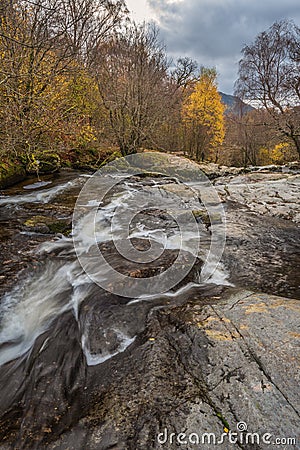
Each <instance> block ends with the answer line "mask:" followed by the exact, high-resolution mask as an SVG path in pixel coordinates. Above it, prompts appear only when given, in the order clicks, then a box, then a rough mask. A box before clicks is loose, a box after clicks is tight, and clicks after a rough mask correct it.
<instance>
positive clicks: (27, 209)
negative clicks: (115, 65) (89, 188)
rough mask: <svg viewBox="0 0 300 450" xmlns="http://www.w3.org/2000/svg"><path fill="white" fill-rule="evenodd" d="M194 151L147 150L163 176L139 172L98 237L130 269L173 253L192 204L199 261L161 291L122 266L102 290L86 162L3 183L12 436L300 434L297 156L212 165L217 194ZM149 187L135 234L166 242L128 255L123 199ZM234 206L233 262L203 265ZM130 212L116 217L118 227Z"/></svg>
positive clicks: (249, 440) (13, 442) (4, 369)
mask: <svg viewBox="0 0 300 450" xmlns="http://www.w3.org/2000/svg"><path fill="white" fill-rule="evenodd" d="M189 164H190V163H188V162H185V160H180V164H179V160H178V159H177V158H176V157H168V158H167V160H166V161H165V160H163V161H162V160H161V157H160V156H159V157H158V158H157V159H152V160H150V162H149V161H148V164H147V165H146V166H147V167H146V168H145V167H143V169H144V170H146V171H148V172H149V170H150V169H151V171H152V172H157V171H158V169H160V170H161V171H162V175H163V176H161V177H157V175H155V174H154V173H150V174H149V173H148V174H147V173H146V172H144V175H143V176H142V177H141V176H137V175H136V174H135V175H133V176H131V177H130V179H128V180H125V182H123V184H121V185H119V184H118V186H117V188H114V189H115V190H113V191H111V192H110V193H109V194H108V195H107V196H106V197H105V198H103V202H102V206H101V207H100V209H99V211H98V212H97V214H98V215H96V216H95V217H96V219H95V221H96V224H97V227H96V235H97V236H98V240H97V248H98V247H99V249H100V250H101V252H102V253H103V255H105V258H106V260H107V261H109V263H110V265H111V266H112V267H114V269H115V270H118V271H119V272H121V273H122V274H123V275H125V276H126V277H127V278H129V279H130V282H132V283H135V282H136V280H143V279H147V278H148V279H149V280H151V279H152V280H153V279H154V278H153V277H155V276H157V275H159V274H163V273H164V272H165V271H166V270H168V269H169V268H172V267H173V266H174V261H176V258H177V256H178V251H179V247H178V245H179V244H178V242H179V241H178V236H179V232H178V230H177V228H176V224H174V221H173V220H172V217H174V215H175V216H176V218H177V219H178V218H179V219H178V220H180V223H181V224H182V229H183V234H182V239H181V244H182V245H183V254H182V259H181V264H182V266H184V265H187V266H188V264H190V261H191V255H192V256H193V258H192V260H193V269H192V270H191V271H190V270H188V271H187V272H178V273H180V274H181V273H182V277H181V280H180V283H179V284H177V285H176V284H175V286H171V287H170V289H168V290H167V291H162V292H161V293H160V294H159V293H157V292H155V286H154V282H152V287H151V289H152V290H151V289H150V287H149V292H148V293H146V292H145V294H147V295H136V296H132V297H131V298H130V297H128V296H126V292H127V291H126V289H127V288H128V287H126V286H125V285H122V284H120V285H119V284H118V283H121V281H120V282H119V281H118V279H117V278H114V279H113V283H112V284H113V286H109V283H108V284H107V285H105V286H107V289H104V287H103V283H105V280H104V278H105V277H104V278H101V279H99V280H98V279H95V276H94V275H93V274H94V273H96V272H95V270H94V269H95V267H94V266H93V267H91V270H90V276H91V277H92V279H91V278H89V277H87V276H86V272H84V270H83V268H84V267H82V264H81V265H80V264H79V262H78V260H77V258H76V255H75V253H74V247H73V240H72V238H71V236H70V232H71V222H72V213H73V208H74V204H75V202H76V199H77V195H78V193H79V192H80V190H81V189H82V187H83V186H84V185H85V182H86V181H87V180H89V178H88V177H87V176H86V175H83V176H82V175H81V174H80V173H76V172H72V171H67V172H62V173H61V174H60V175H55V176H49V177H46V178H45V179H43V180H42V181H43V182H44V183H49V184H41V185H36V186H34V183H35V182H34V181H30V182H29V181H28V182H25V184H24V183H23V184H21V185H17V186H16V187H14V188H12V189H10V190H9V191H3V193H2V194H3V195H2V197H0V205H1V206H0V214H1V216H0V221H1V242H0V246H1V247H0V248H1V258H2V259H1V281H2V287H1V291H0V292H1V296H2V299H1V331H0V340H1V347H0V361H1V364H2V365H1V366H0V384H1V400H2V401H1V407H0V414H1V421H0V435H1V446H0V448H1V449H3V450H6V449H12V448H13V449H38V450H40V449H65V450H67V449H76V450H77V449H78V450H79V449H80V450H81V449H91V450H93V449H97V450H98V449H103V450H104V449H120V450H121V449H122V450H123V449H130V450H131V449H132V450H135V449H141V450H144V449H147V450H148V449H160V448H166V449H174V448H183V449H194V448H201V449H202V448H203V449H209V448H213V447H214V446H215V447H220V448H223V449H224V450H225V449H226V450H227V449H231V448H232V449H234V448H243V449H250V448H251V449H252V448H255V449H267V448H269V447H270V446H273V447H274V446H275V448H286V449H292V448H300V440H299V425H300V409H299V404H300V401H299V362H300V352H299V341H300V325H299V313H300V304H299V299H300V288H299V266H300V229H299V225H298V223H299V214H300V204H299V182H300V178H299V175H298V173H297V169H296V168H295V167H293V168H292V169H291V168H288V169H287V170H286V171H283V172H282V171H281V172H280V173H279V172H274V170H272V169H271V168H265V169H263V170H260V171H258V170H255V171H253V172H250V173H246V174H245V173H240V172H239V171H237V170H235V171H234V170H232V171H231V172H230V170H227V171H226V172H224V170H223V171H221V170H220V171H219V172H218V171H217V169H216V168H214V172H213V168H212V167H209V168H207V173H208V175H209V177H210V178H211V179H212V180H213V186H214V189H215V190H216V191H217V193H218V195H219V196H220V202H219V204H218V205H215V203H214V202H215V201H216V200H215V198H214V199H212V194H211V193H210V192H211V191H210V190H209V191H207V186H208V184H207V181H205V180H203V179H202V180H201V183H202V184H201V185H200V186H199V185H197V183H195V180H194V178H193V176H192V180H191V179H190V178H189V173H188V170H189ZM164 165H165V166H166V167H168V168H169V167H171V170H169V169H168V173H167V174H166V173H165V172H164V170H163V167H164ZM193 170H194V169H193ZM212 173H213V175H212ZM180 177H181V179H180ZM111 178H113V177H112V176H110V179H111ZM113 179H114V178H113ZM184 182H186V184H184ZM28 185H29V186H30V185H33V187H32V186H31V188H29V189H24V187H25V188H26V187H28ZM199 189H200V195H199ZM209 189H211V187H210V188H209ZM207 193H208V194H207ZM213 195H215V194H213ZM206 197H207V198H206ZM136 199H139V200H138V201H139V205H138V206H139V208H140V212H139V215H138V216H137V218H136V217H135V218H134V219H133V221H132V229H131V230H130V233H131V238H132V239H131V241H132V243H133V246H134V249H135V250H137V251H139V252H147V250H148V248H149V245H150V244H151V245H152V244H153V245H154V244H155V245H154V247H153V249H154V250H155V251H156V250H160V249H161V247H162V246H164V245H165V242H167V248H166V249H165V251H164V253H163V256H162V257H161V258H160V259H159V260H158V262H156V263H155V264H154V265H151V264H149V263H146V264H145V262H144V260H143V259H141V260H139V259H136V260H135V259H133V258H132V259H131V260H130V261H127V262H126V261H124V258H121V256H122V255H121V256H120V251H121V250H124V249H123V248H119V249H118V248H117V249H116V248H115V244H116V242H115V244H114V245H113V244H112V241H111V238H110V234H109V229H110V226H111V221H112V220H113V217H115V215H116V211H117V212H118V208H119V209H120V212H121V213H120V217H121V218H122V215H124V214H125V212H126V210H129V209H130V207H131V206H132V204H133V203H134V202H135V203H136ZM86 200H87V199H86V198H84V202H82V208H83V212H84V216H80V218H81V217H84V220H83V221H79V224H81V234H80V239H79V240H78V242H76V239H75V247H76V248H77V256H78V251H79V253H80V252H82V253H80V255H85V252H87V250H86V249H87V248H88V249H89V250H88V251H90V249H91V251H93V250H92V249H93V248H94V249H96V247H95V245H94V244H93V243H91V242H93V241H91V240H90V236H91V234H90V228H89V224H90V221H86V220H85V218H86V217H88V214H89V213H90V211H91V209H89V208H92V207H93V201H92V200H93V198H90V202H88V201H86ZM222 211H224V216H223V212H222ZM81 212H82V211H81ZM187 212H190V213H192V216H193V217H194V219H195V223H196V224H197V226H198V228H197V230H199V233H200V244H198V241H197V240H195V235H194V228H193V227H194V222H193V221H191V219H190V218H188V216H186V214H187ZM124 217H126V216H124ZM225 219H226V235H225V237H226V242H225V246H224V252H222V255H221V261H220V263H219V265H218V266H217V268H215V270H214V272H213V273H212V274H211V276H210V277H207V276H204V272H203V270H204V269H205V267H206V270H208V264H206V261H207V259H208V256H207V254H210V253H213V256H214V257H215V258H212V259H211V262H210V263H211V264H215V262H216V261H215V260H216V258H217V256H216V255H218V251H219V248H215V247H216V244H217V243H219V244H220V245H221V244H222V233H223V231H224V229H223V228H224V226H225ZM123 222H124V221H123ZM123 222H122V221H121V222H118V223H117V224H116V226H117V227H119V228H118V232H119V233H121V234H120V242H122V239H121V237H122V227H121V228H120V223H121V224H122V223H123ZM124 223H125V222H124ZM74 234H75V236H76V227H75V229H74V227H73V237H74ZM82 236H84V238H83V237H82ZM164 236H166V238H165V239H166V241H165V240H164ZM214 236H216V241H214ZM196 245H199V249H200V251H199V252H195V249H196ZM212 248H215V250H211V249H212ZM116 250H118V251H116ZM207 252H208V253H207ZM214 252H215V253H214ZM138 255H140V253H139V254H138ZM89 256H90V255H89ZM92 257H94V254H93V253H92ZM88 261H90V260H88ZM133 261H135V262H133ZM82 262H83V266H84V264H85V259H83V261H82ZM97 264H99V262H98V263H97ZM101 264H102V263H101ZM97 267H98V266H97ZM103 267H104V266H103ZM209 267H210V266H209ZM180 270H182V268H181V269H180ZM103 271H104V269H102V266H101V270H100V271H99V270H98V271H97V274H98V273H99V272H100V275H103ZM176 273H177V272H176ZM93 277H94V280H93ZM151 277H152V278H151ZM98 281H99V283H98ZM150 283H151V281H150ZM120 286H121V289H122V292H121V293H122V295H120V292H119V291H117V289H119V288H120ZM130 288H131V287H130ZM147 289H148V288H147ZM150 291H151V292H150ZM152 291H153V292H152ZM246 429H247V430H246ZM247 431H248V435H247ZM207 433H208V434H209V435H208V434H207ZM234 433H237V436H236V435H235V434H234ZM253 433H255V434H253ZM247 436H248V437H247ZM234 438H236V440H235V439H234ZM232 439H233V441H232ZM274 444H276V445H274ZM279 444H281V445H279Z"/></svg>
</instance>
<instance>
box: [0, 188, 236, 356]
mask: <svg viewBox="0 0 300 450" xmlns="http://www.w3.org/2000/svg"><path fill="white" fill-rule="evenodd" d="M76 183H78V179H76V180H74V181H71V182H68V183H65V184H63V185H61V186H56V187H55V188H51V189H47V190H45V191H41V192H34V193H30V194H27V195H21V196H15V197H11V198H1V199H0V204H2V205H4V204H9V205H14V204H20V203H28V202H40V203H46V202H48V201H50V199H53V198H54V197H55V196H56V195H58V194H59V193H61V192H63V191H65V190H66V189H69V188H70V187H73V186H74V185H76ZM162 187H163V181H161V182H157V181H155V182H154V183H153V184H152V185H150V186H149V185H146V186H143V183H142V182H141V183H137V182H135V183H129V182H127V183H124V184H123V186H122V187H121V188H120V189H119V190H118V191H117V192H114V193H112V194H111V196H110V198H107V199H106V201H105V203H104V204H100V205H99V199H98V197H97V195H96V196H95V198H89V200H88V201H87V202H86V204H85V205H82V206H83V207H84V208H85V213H84V214H83V215H82V217H81V219H80V221H79V222H77V223H76V224H75V227H74V229H73V239H75V240H76V252H77V255H76V253H75V250H74V247H73V240H72V239H71V238H66V237H61V238H60V239H57V240H55V241H54V242H47V243H45V244H43V245H42V246H41V247H40V249H39V251H40V252H42V253H46V254H47V253H48V254H49V255H50V254H52V253H53V252H55V253H56V256H55V257H53V256H51V258H50V257H49V260H48V261H47V262H46V263H45V266H44V267H43V270H41V271H40V272H38V273H36V274H35V275H34V276H30V277H29V278H28V279H27V280H25V281H23V282H22V283H21V284H20V285H19V286H17V287H16V288H15V289H13V290H12V291H11V292H9V293H7V294H6V295H5V296H4V298H3V299H2V301H1V307H0V318H1V331H0V345H1V347H0V364H4V363H6V362H8V361H11V360H14V359H16V358H18V357H20V356H22V355H25V354H26V353H27V352H28V350H30V348H31V347H32V346H33V344H34V342H35V340H36V338H37V337H38V336H39V335H41V334H42V333H43V332H44V331H46V330H47V329H48V328H49V327H50V326H51V324H52V323H53V321H54V320H55V319H56V318H57V317H59V316H60V315H61V314H63V313H64V312H66V311H70V310H73V312H74V316H75V318H76V320H77V321H78V326H79V328H80V332H81V336H82V339H81V342H82V349H83V352H84V354H85V357H86V361H87V364H88V365H95V364H99V363H101V362H104V361H106V360H107V359H109V358H111V357H113V356H114V355H116V354H118V353H120V352H123V351H124V350H125V349H126V348H127V347H128V346H129V345H131V344H132V343H133V342H134V339H135V336H131V335H127V334H126V332H125V331H124V330H122V329H118V328H117V325H116V327H115V328H113V329H112V330H113V333H114V334H115V339H116V348H115V350H114V351H110V350H109V349H108V348H109V346H108V347H107V349H105V348H102V349H101V352H100V353H99V354H97V353H95V352H94V351H93V352H92V351H91V349H90V344H89V322H88V321H86V323H85V324H83V325H82V322H80V317H79V316H80V305H81V303H82V302H83V301H84V300H85V299H86V298H87V296H88V293H89V289H90V288H91V287H92V286H93V285H94V283H93V280H92V278H93V277H90V276H89V275H90V274H95V273H96V274H97V276H98V277H99V276H100V278H101V277H102V279H105V277H107V272H106V269H105V268H104V266H101V265H100V266H99V260H98V259H95V260H93V259H92V258H91V259H90V260H89V264H90V267H89V269H90V274H86V273H85V272H84V271H83V269H82V267H81V265H80V263H79V261H78V259H77V256H78V254H79V255H81V254H86V253H88V251H89V249H90V248H91V247H92V246H95V241H96V242H97V243H98V244H99V243H103V242H109V241H111V240H112V239H113V240H114V242H115V244H116V245H118V242H120V244H122V242H123V241H124V223H123V222H122V215H123V214H125V212H126V210H128V208H131V205H132V203H131V202H132V201H133V202H134V201H136V200H135V199H136V198H138V199H139V202H140V203H139V209H140V211H144V210H145V211H146V210H148V211H149V209H151V208H155V207H156V206H157V204H159V203H160V204H162V205H163V207H164V209H165V210H166V211H168V213H172V211H173V210H174V209H177V210H180V213H181V212H183V213H184V212H185V210H186V209H187V208H188V207H189V208H193V207H194V208H195V207H199V203H197V202H196V203H195V204H194V203H193V199H189V200H188V202H187V201H186V199H185V200H184V201H181V200H180V199H179V198H178V197H177V196H175V199H174V195H173V194H172V192H169V191H167V190H164V189H162ZM154 200H155V201H154ZM95 205H96V206H97V205H99V207H98V209H97V213H96V215H95V214H94V212H93V211H94V208H95ZM181 210H182V211H181ZM116 211H117V212H118V214H116ZM164 220H165V219H164V218H163V219H161V218H153V217H151V215H150V216H146V221H145V220H143V217H142V218H138V219H137V220H136V223H134V224H133V226H132V227H131V229H130V230H129V235H128V237H129V238H130V239H131V238H138V239H145V240H148V241H150V242H153V243H157V244H159V245H161V246H163V247H164V249H171V250H177V249H183V250H184V251H186V252H189V253H192V254H193V253H194V254H195V255H197V256H199V255H200V256H201V257H202V258H203V259H205V257H206V254H207V252H208V251H209V246H210V243H209V239H208V233H206V234H205V233H204V228H205V227H204V226H203V225H201V226H200V229H201V230H202V231H203V241H202V247H201V248H200V249H199V248H198V244H197V240H195V236H194V234H193V229H192V228H191V227H190V225H189V223H187V224H186V227H185V229H184V230H183V232H182V230H178V228H176V227H175V226H172V227H170V228H166V227H164ZM201 227H202V228H201ZM76 233H78V234H76ZM206 241H207V242H206ZM227 277H228V274H227V273H226V271H225V270H224V268H223V267H222V266H221V265H219V267H218V268H217V269H216V270H214V271H213V273H212V275H211V277H210V279H209V280H208V282H209V283H216V284H228V282H227ZM195 281H197V282H196V283H189V284H187V285H186V286H184V287H183V288H180V289H179V290H178V291H177V292H174V290H173V291H170V292H165V293H163V295H161V296H160V297H161V299H162V301H163V300H164V299H165V298H169V299H171V298H176V297H179V296H180V295H182V293H183V292H186V291H188V290H189V289H192V288H194V287H195V286H199V283H200V284H201V278H199V280H195ZM155 298H156V299H157V298H158V297H157V296H155V295H154V296H152V297H151V295H150V296H147V295H146V294H144V295H140V296H139V297H138V298H135V299H134V300H132V299H131V301H130V299H129V300H128V305H132V306H131V307H132V308H134V305H135V304H136V303H139V302H143V301H147V302H148V301H151V300H153V299H155ZM102 331H103V330H102ZM104 331H105V330H104Z"/></svg>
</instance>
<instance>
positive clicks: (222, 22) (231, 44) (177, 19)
mask: <svg viewBox="0 0 300 450" xmlns="http://www.w3.org/2000/svg"><path fill="white" fill-rule="evenodd" d="M148 3H149V5H150V7H151V8H152V10H153V11H154V12H155V15H156V17H157V22H158V24H159V27H160V29H161V35H162V37H163V39H164V40H165V42H166V44H167V48H168V51H169V53H170V54H171V55H173V56H174V57H177V56H184V55H187V56H190V57H193V58H195V59H196V60H197V61H198V62H199V63H200V64H203V65H206V66H216V67H217V70H218V72H219V73H220V88H221V89H222V90H226V91H227V92H231V91H232V89H233V83H234V80H235V78H236V76H237V62H238V60H239V59H240V57H241V53H240V51H241V48H242V47H243V46H244V45H245V44H247V43H250V42H251V41H253V39H254V38H255V36H256V35H257V34H258V33H259V32H261V31H263V30H265V29H267V28H268V27H269V26H271V25H272V23H274V22H275V21H276V20H281V19H293V20H294V21H295V22H296V23H298V24H299V22H300V7H299V0H285V1H284V2H283V1H281V0H280V1H276V0H275V1H274V0H250V1H249V0H182V1H180V2H177V3H170V2H169V1H168V0H148Z"/></svg>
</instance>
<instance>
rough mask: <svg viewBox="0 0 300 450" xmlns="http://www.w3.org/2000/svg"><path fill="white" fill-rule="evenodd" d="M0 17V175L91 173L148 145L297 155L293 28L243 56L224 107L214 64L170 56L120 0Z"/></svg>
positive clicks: (230, 156) (12, 0) (24, 4)
mask: <svg viewBox="0 0 300 450" xmlns="http://www.w3.org/2000/svg"><path fill="white" fill-rule="evenodd" d="M0 15H1V21H0V58H1V64H0V118H1V120H0V134H1V146H0V152H1V163H0V164H1V170H2V172H3V171H4V172H7V171H9V168H10V166H11V165H12V166H13V167H14V170H15V169H16V167H17V168H19V170H20V171H21V172H22V171H24V170H25V171H26V172H27V173H36V172H37V173H38V172H41V173H42V172H46V171H53V170H56V169H57V168H58V167H60V166H66V167H68V166H69V167H73V168H93V169H94V168H98V167H100V166H101V165H102V164H103V163H105V162H108V161H110V160H112V159H114V158H115V157H118V156H126V155H128V154H131V153H135V152H138V151H142V150H144V149H149V150H151V149H154V150H159V151H163V152H174V153H176V154H179V155H186V156H188V157H189V158H191V159H193V160H196V161H210V162H214V163H217V164H223V165H224V164H225V165H232V166H247V165H263V164H282V163H285V162H288V161H294V160H297V159H298V158H299V154H300V137H299V130H300V107H299V100H300V77H299V61H300V56H299V55H300V51H299V48H300V29H299V27H298V26H297V25H295V24H294V23H293V22H291V21H282V22H276V23H274V24H273V25H272V26H271V28H269V29H268V30H267V31H263V32H262V33H261V34H259V35H258V36H257V37H256V40H255V41H254V42H253V43H252V44H249V45H247V46H245V47H244V48H243V49H242V58H241V61H240V63H239V73H238V79H237V82H236V85H235V95H236V99H237V100H236V104H235V105H234V108H227V107H226V105H224V104H223V103H222V101H221V95H220V93H219V92H218V84H217V77H218V74H217V72H216V69H215V68H213V67H206V65H205V61H200V62H196V61H193V60H192V59H190V58H188V57H186V56H183V57H182V58H179V59H178V60H177V61H173V60H171V59H170V58H169V57H168V54H167V49H166V47H165V45H164V43H163V42H162V41H161V39H160V36H159V31H158V29H157V28H156V26H155V25H154V24H147V23H143V24H136V23H134V22H133V21H132V20H130V18H129V13H128V9H127V7H126V3H125V2H124V1H123V0H118V1H112V0H33V1H28V0H3V1H2V2H1V7H0ZM242 100H244V101H245V102H248V103H249V102H250V104H251V105H252V106H254V107H253V108H249V107H246V104H245V103H244V102H242Z"/></svg>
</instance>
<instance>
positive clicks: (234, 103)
mask: <svg viewBox="0 0 300 450" xmlns="http://www.w3.org/2000/svg"><path fill="white" fill-rule="evenodd" d="M219 94H220V95H221V98H222V103H223V104H224V105H225V106H226V111H225V113H226V114H229V113H233V114H236V115H237V116H241V115H242V114H245V113H247V112H250V111H253V110H254V109H255V108H253V106H251V105H247V104H246V103H244V102H243V101H242V100H241V99H240V98H238V97H236V96H235V95H229V94H224V92H219Z"/></svg>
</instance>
